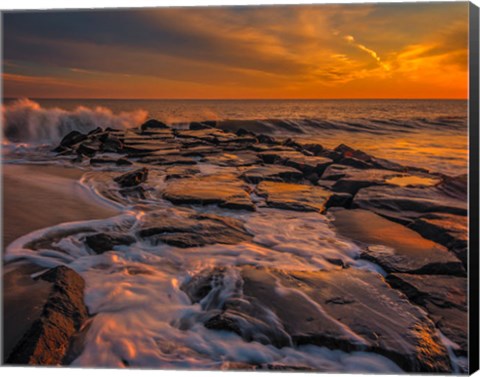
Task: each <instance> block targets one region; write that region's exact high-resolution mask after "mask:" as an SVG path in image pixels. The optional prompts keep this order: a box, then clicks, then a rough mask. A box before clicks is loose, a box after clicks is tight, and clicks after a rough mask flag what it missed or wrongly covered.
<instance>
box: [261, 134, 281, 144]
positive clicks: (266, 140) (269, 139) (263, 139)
mask: <svg viewBox="0 0 480 377" xmlns="http://www.w3.org/2000/svg"><path fill="white" fill-rule="evenodd" d="M257 140H258V142H259V143H263V144H268V145H273V144H277V141H276V140H275V138H274V137H272V136H269V135H264V134H260V135H257Z"/></svg>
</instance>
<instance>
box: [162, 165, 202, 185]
mask: <svg viewBox="0 0 480 377" xmlns="http://www.w3.org/2000/svg"><path fill="white" fill-rule="evenodd" d="M166 173H167V175H166V176H165V180H166V181H168V180H170V179H177V178H191V177H192V176H194V175H197V174H200V170H199V169H197V168H195V167H191V166H185V165H180V166H175V165H174V166H171V167H169V168H168V169H167V171H166Z"/></svg>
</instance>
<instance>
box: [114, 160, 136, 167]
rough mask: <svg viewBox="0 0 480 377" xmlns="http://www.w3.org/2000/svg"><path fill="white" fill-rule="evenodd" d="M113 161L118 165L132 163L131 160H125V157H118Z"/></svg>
mask: <svg viewBox="0 0 480 377" xmlns="http://www.w3.org/2000/svg"><path fill="white" fill-rule="evenodd" d="M115 163H116V164H117V165H118V166H125V165H132V162H131V161H129V160H127V159H126V158H119V159H118V160H117V161H116V162H115Z"/></svg>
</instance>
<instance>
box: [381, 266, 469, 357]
mask: <svg viewBox="0 0 480 377" xmlns="http://www.w3.org/2000/svg"><path fill="white" fill-rule="evenodd" d="M387 281H388V283H389V284H390V285H391V286H392V287H394V288H396V289H399V290H401V291H402V292H403V293H405V294H406V295H407V297H408V298H409V300H410V301H412V302H414V303H416V304H417V305H421V306H423V307H424V308H425V309H426V310H427V312H428V314H429V316H430V318H432V320H433V321H434V322H435V324H436V325H437V326H438V328H439V329H440V331H441V332H442V333H443V334H444V335H446V336H447V337H448V338H449V339H450V340H451V341H453V342H455V343H456V344H457V346H458V347H454V351H455V353H456V354H457V355H461V356H466V355H467V353H468V306H467V305H468V304H467V297H468V296H467V286H468V283H467V279H466V278H462V277H455V276H444V275H411V274H397V273H396V274H390V275H388V276H387Z"/></svg>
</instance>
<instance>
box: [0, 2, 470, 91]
mask: <svg viewBox="0 0 480 377" xmlns="http://www.w3.org/2000/svg"><path fill="white" fill-rule="evenodd" d="M467 10H468V7H467V6H465V4H453V3H449V4H448V5H445V4H437V3H432V4H428V5H423V4H422V5H419V4H410V5H403V4H400V5H398V4H397V5H394V4H383V5H374V4H357V5H352V4H349V5H318V6H311V5H304V6H274V7H273V6H265V7H206V8H158V9H142V10H115V11H113V10H103V11H78V12H71V11H56V12H41V13H33V12H32V13H29V12H21V13H7V14H5V15H4V30H5V33H4V35H5V36H4V41H5V43H4V57H5V58H6V59H7V61H8V64H4V70H5V72H7V73H8V74H17V75H23V76H39V77H50V78H56V79H57V80H60V82H65V83H69V82H70V83H72V88H73V89H72V91H73V90H74V86H73V84H79V83H81V82H83V83H92V85H93V86H92V88H91V93H92V95H94V94H93V93H96V94H95V95H99V94H98V93H107V94H108V93H119V92H122V93H124V91H125V92H127V93H128V88H126V85H127V83H134V85H133V86H132V88H131V93H132V94H131V95H135V96H136V95H139V94H138V93H142V92H143V93H155V95H158V96H162V97H168V96H170V97H175V96H182V97H189V95H188V93H191V95H193V94H195V95H196V94H197V93H200V95H202V90H203V91H208V93H203V95H204V96H213V97H215V96H216V97H219V96H223V95H227V94H228V95H229V96H231V95H233V96H235V95H236V96H240V95H247V96H248V97H253V96H256V95H262V96H264V95H278V94H279V93H281V94H282V95H285V96H302V97H304V96H314V97H319V96H320V97H321V96H325V95H328V94H329V93H331V90H332V88H333V87H335V88H338V90H343V92H342V93H344V95H345V96H348V90H349V89H351V87H352V86H353V83H354V82H359V80H367V79H371V80H374V81H375V82H378V87H379V90H380V95H381V90H383V91H384V92H388V91H389V90H390V89H389V87H388V85H393V83H394V82H396V80H398V79H400V78H402V79H404V76H406V75H408V74H411V78H415V77H417V78H418V77H419V76H420V72H421V71H423V70H425V69H426V67H428V69H432V68H435V70H436V71H435V72H436V73H437V74H441V73H444V72H445V70H442V69H441V68H440V67H439V64H440V62H442V63H443V64H445V65H446V66H448V69H447V70H446V72H452V75H453V76H452V77H458V76H459V75H460V74H462V72H463V74H464V75H466V67H465V65H464V64H463V59H464V56H465V51H466V48H467V45H466V40H465V39H464V38H463V34H462V33H464V32H465V30H466V25H467V24H466V21H467ZM405 25H408V27H405ZM382 82H383V87H381V85H382V84H381V83H382ZM350 83H351V84H350ZM24 84H25V85H24V86H23V87H22V88H27V86H26V83H25V82H24ZM31 84H32V87H33V85H35V83H34V82H31ZM59 85H61V84H59ZM153 85H157V87H153ZM415 85H420V81H418V82H417V81H415V82H413V81H412V89H411V92H415V88H414V86H415ZM101 86H104V87H105V88H104V89H102V88H99V87H101ZM107 86H108V88H109V89H108V90H107V88H106V87H107ZM189 86H190V87H191V88H192V89H191V90H190V89H189ZM302 88H303V89H302ZM382 88H383V89H382ZM22 90H23V89H22ZM35 90H36V91H38V90H39V89H38V88H35ZM212 92H213V93H212ZM82 93H84V92H83V91H82ZM133 93H134V94H133Z"/></svg>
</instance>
